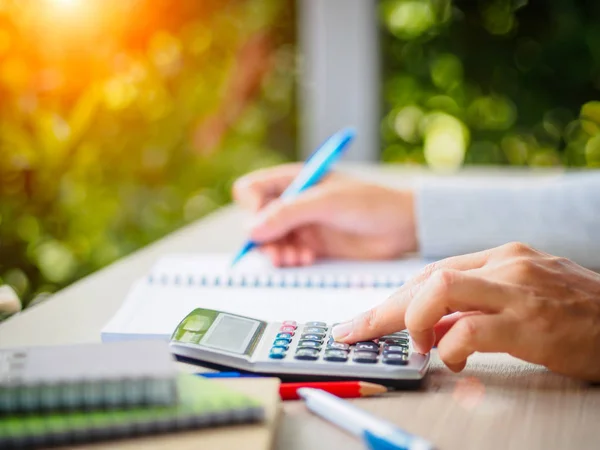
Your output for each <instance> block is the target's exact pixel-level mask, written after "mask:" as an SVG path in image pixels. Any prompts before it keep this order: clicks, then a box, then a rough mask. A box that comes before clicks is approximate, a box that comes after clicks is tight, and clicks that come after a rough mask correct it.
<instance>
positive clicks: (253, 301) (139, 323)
mask: <svg viewBox="0 0 600 450" xmlns="http://www.w3.org/2000/svg"><path fill="white" fill-rule="evenodd" d="M230 264H231V255H229V254H204V255H194V254H175V255H170V256H167V257H165V258H162V259H161V260H159V261H158V262H157V263H156V264H155V265H154V267H153V268H152V269H151V271H150V273H149V274H148V275H147V276H146V277H144V278H143V279H142V280H139V281H138V282H137V283H135V285H134V286H133V287H132V288H131V290H130V292H129V294H128V296H127V298H126V299H125V301H124V303H123V305H122V307H121V308H120V309H119V311H117V313H116V314H115V315H114V316H113V318H112V319H111V320H110V322H109V323H108V324H107V325H106V326H105V327H104V329H103V330H102V340H103V341H114V340H123V339H138V338H160V339H168V338H169V337H170V335H171V333H172V332H173V330H174V329H175V327H176V326H177V324H178V323H179V322H180V321H181V319H182V318H183V317H184V316H185V315H187V314H188V313H189V312H190V311H191V310H193V309H195V308H198V307H202V308H208V309H218V310H221V311H226V312H230V313H233V314H239V315H242V316H248V317H254V318H257V319H262V320H267V321H282V320H287V319H291V320H297V321H306V322H309V321H326V322H339V321H342V320H345V319H349V318H351V317H352V316H354V315H356V314H358V313H360V312H362V311H365V310H366V309H369V308H371V307H373V306H375V305H377V304H378V303H381V302H382V301H384V300H385V299H386V298H387V297H388V296H389V295H390V294H391V293H392V292H394V291H395V290H396V289H398V288H399V287H400V286H401V285H402V284H403V283H404V282H405V281H406V280H407V279H408V278H410V277H411V276H412V275H414V274H415V273H416V272H418V271H419V270H421V269H422V268H423V266H424V265H425V264H426V261H423V260H421V259H416V258H410V259H402V260H396V261H383V262H380V261H377V262H375V261H373V262H358V261H323V262H320V263H318V264H315V265H313V266H310V267H302V268H274V267H273V266H272V265H271V264H270V262H269V261H268V260H267V259H266V258H264V257H263V256H262V255H261V254H259V253H255V254H251V255H248V256H247V257H246V258H244V260H242V261H241V262H240V263H239V264H238V265H236V266H235V267H233V268H231V267H230Z"/></svg>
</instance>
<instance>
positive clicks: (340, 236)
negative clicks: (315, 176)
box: [233, 164, 417, 266]
mask: <svg viewBox="0 0 600 450" xmlns="http://www.w3.org/2000/svg"><path fill="white" fill-rule="evenodd" d="M301 167H302V166H301V165H300V164H290V165H283V166H278V167H275V168H271V169H264V170H259V171H256V172H253V173H251V174H249V175H247V176H245V177H242V178H240V179H239V180H238V181H237V182H236V183H235V185H234V190H233V195H234V198H235V200H236V201H237V202H238V203H239V204H240V205H242V206H243V207H245V208H246V209H248V210H250V211H252V212H255V213H256V216H255V217H254V220H253V222H252V224H251V229H250V237H251V238H252V239H253V240H254V241H256V242H259V243H261V244H262V245H261V251H263V252H264V253H265V254H267V255H268V256H269V258H270V259H271V261H272V262H273V264H275V265H277V266H297V265H308V264H311V263H313V262H314V260H315V259H318V258H327V257H332V258H350V259H363V260H364V259H369V260H374V259H390V258H396V257H399V256H401V255H402V254H404V253H408V252H414V251H416V250H417V238H416V231H415V228H416V227H415V213H414V206H413V195H412V193H411V192H410V191H402V190H395V189H390V188H386V187H382V186H379V185H375V184H369V183H364V182H361V181H359V180H356V179H354V178H350V177H347V176H344V175H341V174H338V173H332V174H330V175H328V176H327V177H326V178H324V179H323V181H322V182H320V183H319V184H318V185H316V186H313V187H311V188H310V189H308V190H307V191H305V192H303V193H301V194H300V195H298V197H296V198H295V199H294V200H293V201H292V202H289V203H286V202H282V201H281V200H280V199H278V197H279V195H280V194H281V193H282V192H283V191H284V190H285V188H286V187H287V186H288V185H289V184H290V182H291V181H292V180H293V178H294V177H295V176H296V175H297V173H298V172H299V171H300V169H301Z"/></svg>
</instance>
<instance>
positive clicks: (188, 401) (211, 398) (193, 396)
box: [0, 374, 265, 449]
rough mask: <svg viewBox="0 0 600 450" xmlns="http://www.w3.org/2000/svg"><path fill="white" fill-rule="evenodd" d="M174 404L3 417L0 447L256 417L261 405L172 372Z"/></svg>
mask: <svg viewBox="0 0 600 450" xmlns="http://www.w3.org/2000/svg"><path fill="white" fill-rule="evenodd" d="M177 385H178V391H179V392H178V395H179V403H178V404H177V405H175V406H150V407H133V408H128V409H114V410H97V411H87V412H85V411H81V412H56V413H50V414H21V415H14V416H4V417H3V418H2V420H1V421H0V448H2V449H5V448H33V447H39V446H48V445H66V444H74V443H84V442H93V441H100V440H107V439H118V438H124V437H129V436H136V435H147V434H157V433H164V432H170V431H177V430H189V429H199V428H208V427H214V426H222V425H230V424H231V425H232V424H241V423H252V422H261V421H263V420H264V419H265V410H264V407H263V406H262V404H261V403H260V402H259V401H258V400H256V399H254V398H251V397H249V396H247V395H245V394H242V393H238V392H236V391H234V390H232V389H230V388H228V387H226V386H223V385H221V384H218V383H216V382H214V381H212V380H207V379H205V378H202V377H199V376H196V375H192V374H179V375H178V376H177Z"/></svg>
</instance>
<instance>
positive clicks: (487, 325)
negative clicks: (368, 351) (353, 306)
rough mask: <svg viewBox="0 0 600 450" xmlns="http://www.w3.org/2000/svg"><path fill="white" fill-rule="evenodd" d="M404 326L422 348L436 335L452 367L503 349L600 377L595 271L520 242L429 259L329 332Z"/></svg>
mask: <svg viewBox="0 0 600 450" xmlns="http://www.w3.org/2000/svg"><path fill="white" fill-rule="evenodd" d="M404 328H407V329H408V331H409V332H410V334H411V336H412V338H413V342H414V345H415V347H416V349H417V350H418V351H420V352H421V353H426V352H428V351H429V350H431V348H432V346H433V345H434V343H435V342H437V345H438V354H439V356H440V358H441V359H442V361H443V362H444V363H445V364H446V366H448V367H449V368H450V369H451V370H453V371H455V372H458V371H461V370H462V369H463V368H464V367H465V365H466V362H467V358H468V357H469V356H470V355H471V354H473V353H475V352H504V353H509V354H511V355H513V356H515V357H517V358H520V359H523V360H525V361H529V362H532V363H536V364H541V365H544V366H546V367H547V368H548V369H550V370H553V371H555V372H558V373H562V374H565V375H570V376H574V377H578V378H583V379H587V380H593V381H600V275H599V274H597V273H595V272H592V271H589V270H587V269H584V268H583V267H580V266H578V265H577V264H575V263H573V262H571V261H569V260H566V259H563V258H557V257H554V256H551V255H548V254H546V253H542V252H539V251H536V250H534V249H531V248H529V247H527V246H525V245H523V244H518V243H513V244H507V245H504V246H501V247H498V248H495V249H492V250H488V251H484V252H480V253H474V254H471V255H464V256H458V257H453V258H449V259H446V260H443V261H441V262H438V263H435V264H433V265H430V266H428V267H427V268H426V269H425V270H424V271H423V272H422V273H421V274H419V275H417V276H416V277H414V278H413V279H412V280H411V281H410V282H408V283H407V284H406V285H405V286H403V287H402V288H401V289H400V290H398V291H397V292H396V293H395V294H393V295H392V296H391V297H390V298H389V299H388V300H386V301H385V302H384V303H382V304H381V305H380V306H378V307H376V308H374V309H372V310H371V311H369V312H367V313H365V314H363V315H361V316H359V317H357V318H355V319H354V320H352V321H350V322H346V323H344V324H341V325H338V326H337V327H335V328H334V330H333V333H334V336H335V338H336V340H339V341H341V342H356V341H360V340H365V339H372V338H376V337H378V336H383V335H385V334H389V333H392V332H394V331H399V330H401V329H404Z"/></svg>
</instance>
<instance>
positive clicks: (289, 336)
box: [275, 333, 292, 341]
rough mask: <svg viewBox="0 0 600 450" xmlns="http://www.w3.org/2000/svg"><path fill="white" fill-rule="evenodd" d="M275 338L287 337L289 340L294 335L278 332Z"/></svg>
mask: <svg viewBox="0 0 600 450" xmlns="http://www.w3.org/2000/svg"><path fill="white" fill-rule="evenodd" d="M275 339H287V340H288V341H291V340H292V335H291V334H290V333H277V336H275Z"/></svg>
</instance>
